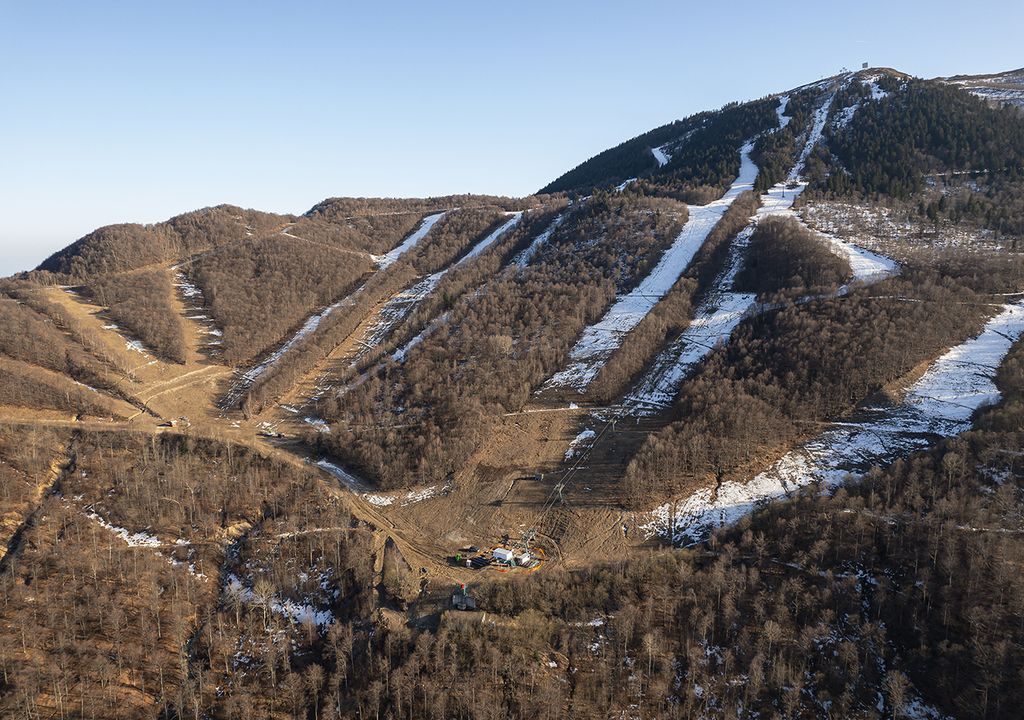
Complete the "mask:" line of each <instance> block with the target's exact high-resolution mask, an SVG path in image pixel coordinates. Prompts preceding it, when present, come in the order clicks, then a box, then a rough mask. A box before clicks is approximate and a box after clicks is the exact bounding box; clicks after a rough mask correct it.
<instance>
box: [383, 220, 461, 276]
mask: <svg viewBox="0 0 1024 720" xmlns="http://www.w3.org/2000/svg"><path fill="white" fill-rule="evenodd" d="M447 214H448V213H447V212H439V213H436V214H434V215H428V216H427V217H425V218H423V221H422V222H421V223H420V226H419V227H418V228H416V230H414V231H413V232H411V233H410V234H409V236H408V237H407V238H406V239H405V240H403V241H402V242H401V244H399V245H398V247H396V248H394V249H392V250H391V251H389V252H387V253H385V254H383V255H375V256H374V260H375V261H376V263H377V268H378V269H380V270H383V269H384V268H386V267H389V266H391V265H394V264H395V262H396V261H397V260H398V258H400V257H402V255H404V254H405V253H406V252H408V251H409V250H412V249H413V248H414V247H416V245H418V244H419V242H420V240H422V239H423V238H425V237H426V236H427V233H428V232H430V229H431V228H432V227H434V225H436V224H437V221H438V220H440V219H441V218H443V217H444V216H445V215H447Z"/></svg>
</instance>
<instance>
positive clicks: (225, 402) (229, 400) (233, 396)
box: [220, 212, 445, 408]
mask: <svg viewBox="0 0 1024 720" xmlns="http://www.w3.org/2000/svg"><path fill="white" fill-rule="evenodd" d="M444 215H445V213H443V212H442V213H437V214H436V215H430V216H428V217H426V218H424V219H423V222H422V223H420V226H419V228H417V229H416V230H415V231H414V232H413V233H411V234H410V235H409V237H407V238H406V239H405V240H404V241H403V242H402V244H401V245H399V246H398V247H396V248H395V249H394V250H392V251H391V252H389V253H388V254H387V255H384V256H382V257H381V258H380V259H379V263H380V269H384V268H386V267H388V266H389V265H391V264H393V263H394V262H395V261H396V260H398V258H399V257H400V256H401V255H402V254H403V253H405V252H406V251H407V250H409V249H410V248H412V247H413V246H415V245H416V244H417V243H419V242H420V241H421V240H422V239H423V238H424V237H426V235H427V233H428V232H429V231H430V229H431V228H432V227H434V225H435V224H436V223H437V221H438V220H440V219H441V218H442V217H444ZM363 287H365V286H360V287H359V288H357V289H356V290H355V292H353V293H352V294H351V295H349V296H348V297H346V298H343V299H342V300H339V301H338V302H336V303H334V304H332V305H328V306H327V307H326V308H324V309H323V310H321V311H320V312H318V313H316V314H314V315H311V316H310V317H309V318H308V319H307V320H306V322H305V323H303V325H302V327H301V328H299V329H298V331H297V332H296V333H295V334H294V335H292V336H291V337H290V338H289V339H288V340H287V341H286V342H285V343H284V344H283V345H281V347H279V348H278V349H277V350H275V351H274V352H273V353H271V354H270V355H269V356H268V357H267V358H266V359H264V360H263V361H262V362H261V363H259V364H257V365H255V366H254V367H251V368H249V369H248V370H246V371H245V372H243V373H241V374H240V375H239V376H238V378H237V379H236V380H235V383H234V385H233V386H232V387H231V389H230V390H229V391H228V392H227V393H226V394H225V396H224V398H223V399H222V400H221V403H220V406H221V407H222V408H230V407H232V406H233V405H234V404H235V403H236V402H238V401H239V400H240V399H241V397H242V395H244V394H245V391H246V390H248V389H249V388H250V387H251V386H252V384H253V383H254V382H256V379H257V378H259V377H260V376H261V375H262V374H263V373H265V372H266V371H267V370H269V369H270V368H271V367H273V366H274V365H275V364H277V362H278V361H279V360H280V359H281V358H282V357H283V356H284V355H285V354H286V353H287V352H288V351H289V350H291V349H292V348H293V347H295V345H296V344H298V343H299V342H300V341H301V340H302V339H303V338H305V337H307V336H308V335H309V334H310V333H312V332H313V331H315V330H316V329H317V328H318V327H319V326H320V323H321V322H323V320H324V318H326V317H327V316H328V315H330V314H331V313H332V312H334V311H335V310H337V309H338V308H339V307H341V306H342V305H345V304H347V303H348V304H350V303H352V302H355V298H356V297H357V296H358V295H359V294H360V293H361V292H362V290H363Z"/></svg>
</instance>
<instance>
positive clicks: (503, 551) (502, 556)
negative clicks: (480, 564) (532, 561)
mask: <svg viewBox="0 0 1024 720" xmlns="http://www.w3.org/2000/svg"><path fill="white" fill-rule="evenodd" d="M491 557H492V558H494V559H495V560H497V561H498V562H503V563H508V564H510V565H511V564H512V563H514V562H515V554H514V553H513V552H512V551H511V550H509V549H507V548H503V547H499V548H494V550H492V551H491Z"/></svg>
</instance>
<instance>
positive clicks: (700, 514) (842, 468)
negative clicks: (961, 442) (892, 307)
mask: <svg viewBox="0 0 1024 720" xmlns="http://www.w3.org/2000/svg"><path fill="white" fill-rule="evenodd" d="M1022 335H1024V303H1016V304H1012V305H1004V306H1003V310H1002V312H1000V313H999V314H998V315H996V316H995V317H993V318H992V319H991V320H989V321H988V323H987V324H986V325H985V329H984V330H983V331H982V332H981V333H980V334H979V335H977V336H976V337H974V338H971V339H970V340H967V341H966V342H964V343H961V344H960V345H957V346H956V347H953V348H952V349H950V350H949V351H947V352H946V353H945V354H944V355H942V356H941V357H940V358H939V359H938V360H936V361H935V362H934V363H932V364H931V366H930V368H929V369H928V371H927V372H926V373H925V374H924V375H923V376H922V377H921V378H920V379H919V380H918V381H917V382H915V383H913V384H912V385H911V386H910V388H909V389H908V391H907V393H906V396H905V397H904V399H903V401H902V402H900V403H899V404H896V405H893V406H891V407H884V408H866V409H864V410H863V411H862V412H861V413H860V414H859V416H857V417H855V418H854V419H853V420H852V421H850V422H844V423H834V424H833V425H832V426H831V427H830V428H829V429H827V430H825V431H824V432H822V433H821V434H820V435H818V436H817V437H815V438H814V439H812V440H810V441H808V442H806V443H804V444H803V445H801V446H800V447H799V448H796V449H795V450H792V451H791V452H789V453H787V454H786V455H785V456H783V457H782V458H781V459H780V460H778V461H777V462H776V463H775V464H774V465H773V466H772V467H771V468H769V469H768V470H765V471H764V472H762V473H760V474H758V475H757V476H755V477H754V478H753V479H752V480H751V481H750V482H724V483H722V484H721V485H720V486H719V487H718V488H705V489H703V490H699V491H697V492H696V493H694V494H692V495H690V496H689V497H687V498H685V499H684V500H682V501H680V502H678V503H666V504H664V505H662V506H660V507H659V508H657V509H655V510H654V511H653V512H651V513H650V514H649V518H648V520H647V521H646V523H645V524H644V525H643V528H644V530H645V531H646V532H647V533H648V535H656V534H657V535H663V536H665V537H668V538H671V539H672V540H673V541H679V540H682V539H683V538H691V539H698V538H700V537H703V536H704V535H705V534H706V533H707V532H708V531H709V530H710V529H712V528H714V527H716V526H718V525H724V524H728V523H731V522H734V521H735V520H737V519H739V518H740V517H742V516H743V515H745V514H747V513H750V512H752V511H753V510H754V509H756V508H757V507H758V506H760V505H763V504H765V503H768V502H770V501H772V500H776V499H780V498H784V497H786V496H787V495H789V494H791V493H793V492H794V491H796V490H798V489H799V488H801V487H804V486H807V485H812V484H813V485H818V486H821V487H823V488H832V487H836V486H837V485H839V484H840V483H841V482H843V480H844V479H845V478H847V477H849V476H851V475H859V474H862V473H864V472H866V471H867V470H868V469H869V468H870V467H871V466H873V465H882V464H886V463H889V462H892V461H894V460H896V459H897V458H900V457H906V456H907V455H909V454H911V453H913V452H915V451H918V450H923V449H925V448H927V447H928V446H930V445H932V444H933V443H934V441H935V439H936V438H937V437H951V436H953V435H956V434H958V433H960V432H963V431H965V430H968V429H970V427H971V417H972V415H973V413H974V412H975V411H976V410H977V409H978V408H980V407H982V406H983V405H990V404H994V403H996V402H998V400H999V398H1000V392H999V389H998V388H997V387H996V385H995V382H994V378H995V374H996V371H997V370H998V368H999V365H1000V364H1001V363H1002V360H1003V358H1004V357H1005V356H1006V354H1007V353H1008V352H1009V350H1010V347H1011V346H1012V345H1013V344H1014V343H1015V342H1017V341H1018V340H1020V338H1021V336H1022Z"/></svg>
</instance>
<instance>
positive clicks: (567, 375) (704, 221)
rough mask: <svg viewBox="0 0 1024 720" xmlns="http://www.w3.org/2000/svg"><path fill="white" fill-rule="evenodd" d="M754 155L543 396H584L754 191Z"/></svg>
mask: <svg viewBox="0 0 1024 720" xmlns="http://www.w3.org/2000/svg"><path fill="white" fill-rule="evenodd" d="M752 149H753V143H752V142H748V143H747V144H745V145H744V146H743V148H742V149H741V150H740V174H739V177H738V178H736V180H735V181H734V182H733V184H732V185H731V186H730V187H729V190H728V191H727V192H726V193H725V195H723V196H722V197H721V198H719V199H718V200H715V201H713V202H710V203H708V204H707V205H689V206H687V209H688V210H689V217H688V218H687V221H686V224H685V225H684V226H683V229H682V230H681V231H680V233H679V235H678V236H677V237H676V239H675V241H674V242H673V243H672V245H671V246H669V248H668V250H666V251H665V253H664V254H663V255H662V256H661V259H660V260H659V261H658V264H657V265H656V266H655V267H654V269H653V270H651V272H650V273H648V275H647V276H646V277H645V278H644V279H643V280H641V281H640V284H639V285H637V287H636V288H635V289H633V290H631V291H630V292H628V293H625V294H622V295H620V296H619V297H618V298H617V299H616V300H615V302H614V303H613V304H612V306H611V307H610V308H609V309H608V311H607V312H606V313H605V315H604V317H602V318H601V320H599V321H598V322H597V323H595V324H593V325H591V326H589V327H588V328H586V329H585V330H584V331H583V335H582V336H581V337H580V339H579V340H578V341H577V343H576V345H575V346H574V347H573V349H572V351H571V352H570V353H569V365H568V366H567V367H566V368H565V369H563V370H561V371H559V372H558V373H556V374H555V375H554V376H553V377H552V378H551V379H550V380H548V381H547V383H545V385H544V387H543V388H542V391H543V390H544V389H547V388H553V387H569V388H573V389H575V390H577V391H578V392H580V393H582V392H584V391H585V390H586V388H587V387H588V386H589V385H590V383H591V382H592V381H593V379H594V378H595V377H596V376H597V374H598V372H600V370H601V368H602V367H603V366H604V364H605V362H607V360H608V358H609V357H611V355H612V353H613V352H615V350H617V349H618V348H619V347H621V345H622V343H623V341H624V340H625V338H626V335H627V333H629V331H630V330H632V329H633V328H634V327H636V326H637V325H638V324H639V323H640V321H641V320H643V318H644V317H645V316H646V315H647V313H649V312H650V311H651V309H653V308H654V306H655V305H656V304H657V303H658V301H659V300H661V298H663V297H664V296H665V295H666V294H667V293H668V291H669V290H670V289H671V288H672V286H673V285H674V284H675V283H676V281H677V280H678V279H679V276H680V275H682V273H683V272H684V271H685V270H686V268H687V267H688V266H689V265H690V262H691V261H692V260H693V257H694V255H696V254H697V251H698V250H699V249H700V247H701V245H703V244H704V241H705V240H706V239H707V236H708V235H709V234H710V233H711V230H712V229H713V228H714V227H715V225H716V224H717V223H718V221H719V220H720V219H721V217H722V215H723V214H724V213H725V211H726V210H728V209H729V206H731V205H732V203H733V201H734V200H735V199H736V198H737V197H739V195H740V194H742V193H743V192H745V191H747V190H750V189H752V188H753V186H754V180H756V179H757V172H758V170H757V165H755V164H754V162H753V160H751V159H750V152H751V150H752Z"/></svg>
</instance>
